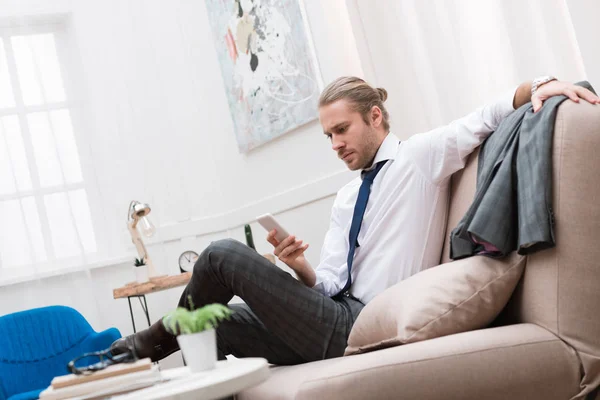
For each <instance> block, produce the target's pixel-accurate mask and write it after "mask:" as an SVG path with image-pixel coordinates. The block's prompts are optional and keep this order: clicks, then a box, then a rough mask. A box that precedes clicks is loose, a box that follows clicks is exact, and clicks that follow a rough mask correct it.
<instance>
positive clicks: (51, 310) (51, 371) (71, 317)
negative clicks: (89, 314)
mask: <svg viewBox="0 0 600 400" xmlns="http://www.w3.org/2000/svg"><path fill="white" fill-rule="evenodd" d="M120 337H121V333H120V332H119V331H118V330H117V329H116V328H110V329H107V330H105V331H103V332H100V333H96V332H95V331H94V330H93V329H92V327H91V326H90V324H89V323H88V322H87V321H86V319H85V318H84V317H83V316H82V315H81V314H80V313H79V312H77V311H76V310H74V309H72V308H70V307H64V306H51V307H43V308H35V309H32V310H27V311H21V312H17V313H14V314H9V315H5V316H3V317H0V338H2V344H1V345H0V400H28V399H37V398H38V396H39V394H40V392H41V391H42V390H44V389H45V388H46V387H48V385H50V382H51V381H52V378H54V377H55V376H58V375H65V374H67V373H68V371H67V363H68V362H69V361H71V360H72V359H73V358H75V357H77V356H79V355H81V354H83V353H87V352H91V351H98V350H103V349H106V348H108V347H109V346H110V345H111V343H112V342H113V341H115V340H117V339H118V338H120Z"/></svg>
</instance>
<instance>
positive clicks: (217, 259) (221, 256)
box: [194, 239, 248, 273]
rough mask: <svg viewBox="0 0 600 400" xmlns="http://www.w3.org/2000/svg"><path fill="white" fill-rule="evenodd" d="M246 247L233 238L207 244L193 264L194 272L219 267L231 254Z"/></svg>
mask: <svg viewBox="0 0 600 400" xmlns="http://www.w3.org/2000/svg"><path fill="white" fill-rule="evenodd" d="M247 248H248V247H247V246H246V245H245V244H243V243H241V242H238V241H237V240H235V239H220V240H216V241H214V242H211V244H209V245H208V247H207V248H206V249H205V250H204V251H203V252H202V254H201V255H200V257H198V261H197V262H196V264H195V265H194V273H200V272H203V271H204V270H205V269H207V268H219V267H220V266H221V265H224V264H225V263H224V261H226V260H227V258H228V257H230V256H232V255H233V254H236V253H239V252H240V251H244V250H246V249H247Z"/></svg>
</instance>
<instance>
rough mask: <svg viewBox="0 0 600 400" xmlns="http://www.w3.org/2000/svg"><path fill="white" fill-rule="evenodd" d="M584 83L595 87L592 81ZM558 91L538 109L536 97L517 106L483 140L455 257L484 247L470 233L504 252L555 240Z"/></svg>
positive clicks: (453, 239) (454, 243) (454, 242)
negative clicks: (554, 146) (554, 152)
mask: <svg viewBox="0 0 600 400" xmlns="http://www.w3.org/2000/svg"><path fill="white" fill-rule="evenodd" d="M577 85H579V86H583V87H585V88H587V89H590V90H592V91H594V89H593V88H592V86H591V85H590V84H589V83H588V82H579V83H577ZM566 99H567V97H566V96H555V97H551V98H550V99H548V100H546V101H545V102H544V106H543V107H542V108H541V110H540V111H538V112H537V113H533V107H532V105H531V103H527V104H525V105H523V106H522V107H520V108H519V109H518V110H515V111H514V112H513V113H512V114H510V115H509V116H508V117H506V118H505V119H504V121H502V123H501V124H500V126H498V129H497V130H496V131H495V132H494V133H493V134H492V135H491V136H490V137H489V138H488V139H487V140H486V141H485V142H484V143H483V144H482V148H481V151H480V153H479V164H478V166H477V190H476V192H475V199H474V200H473V204H471V206H470V207H469V210H468V211H467V213H466V214H465V215H464V217H463V218H462V219H461V220H460V222H459V223H458V226H457V227H456V228H455V229H454V230H453V231H452V233H451V234H450V258H452V259H454V260H456V259H460V258H464V257H468V256H471V255H474V254H477V253H479V252H480V251H482V250H484V248H483V246H482V245H480V244H476V243H474V242H473V240H472V239H471V235H475V236H476V237H477V238H479V239H481V240H483V241H485V242H487V243H490V244H492V245H494V246H495V247H496V248H498V250H499V252H494V253H491V254H490V255H491V256H496V257H503V256H505V255H507V254H508V253H510V252H512V251H514V250H517V251H518V253H519V254H522V255H526V254H531V253H534V252H536V251H539V250H543V249H547V248H551V247H554V246H555V241H554V215H553V212H552V136H553V132H554V120H555V118H556V112H557V109H558V106H559V105H560V104H561V103H562V102H563V101H565V100H566Z"/></svg>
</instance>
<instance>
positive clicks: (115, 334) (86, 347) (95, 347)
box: [80, 328, 121, 353]
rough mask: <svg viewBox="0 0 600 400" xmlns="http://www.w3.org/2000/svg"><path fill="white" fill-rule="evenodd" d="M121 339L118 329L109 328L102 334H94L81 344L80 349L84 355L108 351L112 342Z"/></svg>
mask: <svg viewBox="0 0 600 400" xmlns="http://www.w3.org/2000/svg"><path fill="white" fill-rule="evenodd" d="M120 337H121V332H119V330H118V329H117V328H109V329H106V330H104V331H102V332H93V333H92V334H90V335H89V336H88V337H87V338H85V340H84V341H83V342H81V347H80V348H81V351H82V352H84V353H87V352H91V351H100V350H104V349H108V348H109V347H110V345H111V344H112V342H114V341H115V340H117V339H119V338H120Z"/></svg>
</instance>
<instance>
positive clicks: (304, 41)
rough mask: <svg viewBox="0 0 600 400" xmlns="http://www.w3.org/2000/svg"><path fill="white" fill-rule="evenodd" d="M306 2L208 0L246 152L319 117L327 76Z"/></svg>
mask: <svg viewBox="0 0 600 400" xmlns="http://www.w3.org/2000/svg"><path fill="white" fill-rule="evenodd" d="M299 1H301V0H206V8H207V11H208V19H209V21H210V24H211V29H212V33H213V38H214V41H215V47H216V51H217V54H218V58H219V63H220V66H221V73H222V75H223V80H224V83H225V88H226V91H227V100H228V102H229V109H230V112H231V116H232V118H233V123H234V128H235V135H236V139H237V142H238V147H239V150H240V152H247V151H248V150H250V149H253V148H255V147H257V146H259V145H261V144H263V143H266V142H268V141H270V140H273V139H274V138H276V137H278V136H281V135H283V134H284V133H286V132H289V131H290V130H292V129H294V128H296V127H298V126H300V125H303V124H305V123H307V122H309V121H312V120H314V119H315V118H316V117H317V106H318V104H317V103H318V98H319V92H320V88H321V80H320V76H319V73H318V71H317V69H318V67H317V65H316V59H315V56H314V52H313V50H312V46H311V45H310V43H311V42H310V38H309V35H308V30H307V29H306V27H305V19H304V17H303V13H302V9H301V4H300V3H299Z"/></svg>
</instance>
